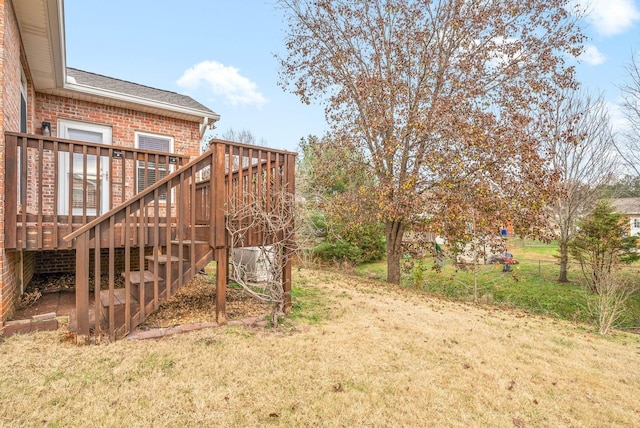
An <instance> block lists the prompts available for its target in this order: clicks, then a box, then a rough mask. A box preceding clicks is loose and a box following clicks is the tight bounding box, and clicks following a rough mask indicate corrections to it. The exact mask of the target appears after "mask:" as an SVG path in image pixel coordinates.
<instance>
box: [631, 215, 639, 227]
mask: <svg viewBox="0 0 640 428" xmlns="http://www.w3.org/2000/svg"><path fill="white" fill-rule="evenodd" d="M631 228H632V229H640V218H638V217H634V218H632V219H631Z"/></svg>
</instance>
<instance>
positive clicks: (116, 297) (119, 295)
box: [100, 288, 138, 308]
mask: <svg viewBox="0 0 640 428" xmlns="http://www.w3.org/2000/svg"><path fill="white" fill-rule="evenodd" d="M126 293H127V290H126V289H125V288H116V289H115V290H113V305H114V306H120V305H124V304H125V296H126ZM131 302H134V303H137V302H138V301H137V300H136V298H135V297H133V296H131ZM100 303H101V304H102V306H103V307H105V308H107V307H109V290H102V291H101V292H100Z"/></svg>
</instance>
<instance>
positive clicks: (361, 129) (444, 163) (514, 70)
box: [278, 0, 583, 282]
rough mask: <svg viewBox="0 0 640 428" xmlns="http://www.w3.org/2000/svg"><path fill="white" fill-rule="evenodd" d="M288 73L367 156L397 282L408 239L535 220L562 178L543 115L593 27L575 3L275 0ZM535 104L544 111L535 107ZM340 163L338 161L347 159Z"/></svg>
mask: <svg viewBox="0 0 640 428" xmlns="http://www.w3.org/2000/svg"><path fill="white" fill-rule="evenodd" d="M278 4H279V5H280V6H281V7H282V8H283V10H284V12H285V15H286V17H287V19H288V30H287V35H286V47H287V51H288V55H287V56H286V57H283V58H281V65H282V71H281V82H282V84H283V86H284V87H286V88H287V89H289V90H291V91H293V92H295V93H296V94H298V95H299V97H300V98H301V100H302V101H304V102H312V101H315V100H317V101H320V102H323V103H325V106H326V115H327V119H328V121H329V123H330V125H331V129H332V134H333V139H332V140H333V141H335V142H338V144H340V145H342V146H343V147H351V148H352V150H354V151H359V152H362V153H364V159H365V160H366V162H367V164H368V168H370V170H371V171H372V173H373V174H374V176H375V180H374V181H373V183H374V188H372V189H359V191H354V192H353V199H352V201H351V204H359V203H362V204H365V205H366V206H368V207H371V206H374V207H376V211H377V215H378V216H379V217H380V219H381V220H382V221H384V222H385V224H386V239H387V263H388V278H387V279H388V281H390V282H398V281H399V280H400V269H399V266H400V263H399V262H400V257H401V254H402V247H401V243H402V236H403V233H404V231H405V230H406V229H407V227H412V228H415V227H417V226H426V227H429V228H431V229H435V230H437V231H438V232H439V233H441V234H443V235H445V236H447V237H448V238H449V239H450V240H463V239H469V238H470V236H469V234H470V228H469V227H467V226H468V224H469V219H470V218H471V217H473V218H474V230H473V233H474V234H475V235H478V234H481V233H485V234H489V233H495V232H496V230H497V227H499V226H500V224H502V223H505V222H513V223H514V224H516V225H520V226H522V227H526V228H528V229H529V230H533V229H535V227H536V226H537V225H538V224H539V220H540V218H541V215H540V214H541V208H542V207H543V205H544V204H545V201H546V200H547V199H548V192H549V189H550V188H551V187H552V186H550V182H551V181H552V180H553V178H554V174H553V171H552V170H551V169H550V168H549V167H548V166H549V164H548V162H547V159H545V158H544V155H543V150H541V141H540V140H541V137H540V136H541V135H543V134H544V133H541V132H540V130H539V129H538V125H539V123H538V122H537V121H536V115H537V114H539V112H540V110H544V109H545V108H549V107H548V106H546V105H544V103H543V101H541V100H544V99H548V98H549V96H550V95H552V94H554V93H555V92H556V91H559V90H561V89H563V88H567V87H575V81H574V75H573V69H572V68H571V67H570V66H568V65H566V64H565V60H566V59H567V58H569V57H571V56H575V55H578V54H579V53H580V52H581V49H582V42H583V36H582V33H581V31H580V29H579V27H578V26H577V25H576V19H575V15H573V14H572V11H570V10H569V8H570V5H571V4H573V2H572V1H571V0H529V1H525V2H523V1H520V0H432V1H429V0H368V1H362V0H333V1H329V0H326V1H324V0H278ZM533 112H537V113H535V114H534V113H533ZM337 161H339V160H337Z"/></svg>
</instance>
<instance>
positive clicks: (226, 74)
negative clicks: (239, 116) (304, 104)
mask: <svg viewBox="0 0 640 428" xmlns="http://www.w3.org/2000/svg"><path fill="white" fill-rule="evenodd" d="M177 83H178V85H179V86H181V87H183V88H185V89H187V90H189V91H196V90H198V89H200V88H202V87H204V88H206V89H209V90H211V91H212V92H213V94H214V95H215V96H221V97H222V98H223V99H224V100H225V101H226V102H227V103H229V104H231V105H232V106H239V105H253V106H256V107H262V106H263V105H264V104H266V103H267V99H266V98H265V97H264V95H262V93H260V91H258V85H256V83H255V82H252V81H251V80H250V79H248V78H246V77H244V76H242V75H241V74H240V73H239V70H238V69H237V68H235V67H230V66H226V65H224V64H220V63H219V62H216V61H203V62H201V63H199V64H196V65H194V66H193V67H191V68H189V69H188V70H186V71H185V72H184V73H183V74H182V77H180V79H178V82H177Z"/></svg>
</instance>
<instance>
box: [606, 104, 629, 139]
mask: <svg viewBox="0 0 640 428" xmlns="http://www.w3.org/2000/svg"><path fill="white" fill-rule="evenodd" d="M621 103H622V100H621V99H620V100H618V103H612V102H609V101H607V102H606V107H607V110H608V111H609V120H610V121H611V127H612V128H613V130H614V132H616V133H618V134H624V133H626V132H627V131H629V121H628V119H627V117H626V116H625V114H624V111H623V110H622V105H621Z"/></svg>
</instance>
